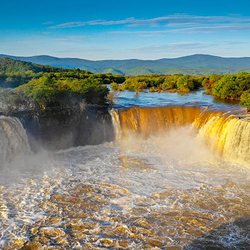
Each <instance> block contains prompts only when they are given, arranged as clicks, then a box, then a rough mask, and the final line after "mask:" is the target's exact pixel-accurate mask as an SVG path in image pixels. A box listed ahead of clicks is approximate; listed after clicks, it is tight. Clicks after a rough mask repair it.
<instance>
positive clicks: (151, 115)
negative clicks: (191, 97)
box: [112, 106, 250, 165]
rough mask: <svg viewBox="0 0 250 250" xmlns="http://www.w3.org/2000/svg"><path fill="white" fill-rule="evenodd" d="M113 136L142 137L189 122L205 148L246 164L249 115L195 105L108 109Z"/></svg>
mask: <svg viewBox="0 0 250 250" xmlns="http://www.w3.org/2000/svg"><path fill="white" fill-rule="evenodd" d="M112 117H113V123H114V124H115V125H114V126H115V127H116V128H118V129H116V138H117V139H118V140H120V139H121V138H123V139H125V140H126V139H127V138H128V137H130V136H131V134H133V133H134V134H137V135H138V134H139V135H141V136H143V137H144V138H147V137H149V136H150V135H156V134H159V133H162V132H164V131H168V130H171V129H176V128H179V127H182V126H185V125H187V124H189V125H190V124H191V125H192V126H193V127H194V128H196V129H198V131H197V133H198V136H199V137H200V138H202V139H204V140H205V141H206V143H207V145H208V147H209V148H211V149H212V150H213V151H214V152H217V153H220V155H222V156H223V157H224V158H225V159H227V160H230V161H233V162H240V163H245V164H247V165H248V164H249V162H250V117H249V116H241V115H232V114H231V113H230V112H228V113H225V112H221V111H213V110H208V109H202V108H198V107H185V106H184V107H182V106H177V107H158V108H130V109H125V110H113V111H112Z"/></svg>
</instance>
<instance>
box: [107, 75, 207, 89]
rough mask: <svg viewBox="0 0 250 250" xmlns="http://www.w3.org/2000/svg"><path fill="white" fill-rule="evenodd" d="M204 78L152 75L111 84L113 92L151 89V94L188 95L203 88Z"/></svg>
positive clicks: (129, 78)
mask: <svg viewBox="0 0 250 250" xmlns="http://www.w3.org/2000/svg"><path fill="white" fill-rule="evenodd" d="M202 80H203V78H202V77H198V76H189V75H185V76H183V75H157V74H151V75H147V76H136V77H127V79H126V81H125V82H124V83H123V84H122V85H118V84H116V83H113V84H111V88H112V89H113V90H120V91H123V90H125V89H127V90H130V91H136V92H139V91H143V90H144V89H149V91H150V92H156V91H158V92H161V91H171V92H175V91H179V92H181V93H184V92H185V93H188V92H190V91H191V90H195V89H198V88H199V87H201V86H202Z"/></svg>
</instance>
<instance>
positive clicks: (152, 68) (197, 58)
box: [0, 54, 250, 75]
mask: <svg viewBox="0 0 250 250" xmlns="http://www.w3.org/2000/svg"><path fill="white" fill-rule="evenodd" d="M3 57H7V58H11V59H14V60H21V61H26V62H32V63H36V64H42V65H49V66H53V67H61V68H68V69H72V68H80V69H85V70H89V71H91V72H93V73H105V72H109V73H115V72H116V73H117V72H120V73H121V74H123V75H140V74H147V73H148V72H152V73H158V74H187V73H188V74H198V75H205V74H208V73H213V74H230V73H238V72H240V71H250V57H220V56H214V55H208V54H194V55H188V56H183V57H178V58H161V59H156V60H142V59H124V60H114V59H112V60H87V59H81V58H70V57H66V58H59V57H53V56H49V55H37V56H28V57H24V56H11V55H5V54H0V58H3Z"/></svg>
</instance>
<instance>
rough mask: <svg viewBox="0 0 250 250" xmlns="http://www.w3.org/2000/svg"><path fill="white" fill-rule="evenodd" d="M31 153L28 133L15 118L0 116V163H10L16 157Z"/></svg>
mask: <svg viewBox="0 0 250 250" xmlns="http://www.w3.org/2000/svg"><path fill="white" fill-rule="evenodd" d="M29 152H30V146H29V142H28V138H27V135H26V132H25V130H24V128H23V126H22V124H21V122H20V121H19V120H18V119H17V118H14V117H4V116H0V162H1V163H2V164H3V163H4V162H9V161H10V160H11V159H13V158H14V157H15V156H18V155H20V154H22V155H25V154H28V153H29Z"/></svg>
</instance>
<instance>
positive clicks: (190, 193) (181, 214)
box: [0, 106, 250, 250]
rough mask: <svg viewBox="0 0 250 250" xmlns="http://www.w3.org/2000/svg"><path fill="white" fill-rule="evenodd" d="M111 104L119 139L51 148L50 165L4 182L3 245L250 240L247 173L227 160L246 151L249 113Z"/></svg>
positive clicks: (234, 244) (225, 244) (231, 243)
mask: <svg viewBox="0 0 250 250" xmlns="http://www.w3.org/2000/svg"><path fill="white" fill-rule="evenodd" d="M111 114H112V119H113V124H114V127H115V131H116V135H117V137H116V138H117V141H116V142H117V143H113V142H111V143H104V144H100V145H92V146H90V145H89V146H84V147H74V148H70V149H67V150H62V151H58V152H54V153H53V157H51V158H50V159H49V161H47V162H45V163H43V164H45V165H46V166H50V167H49V168H48V169H47V172H45V174H43V175H39V176H33V177H32V176H31V177H29V179H28V180H26V181H25V182H21V183H19V184H16V185H15V186H13V187H8V188H1V189H0V215H1V217H0V227H1V228H2V230H1V234H0V248H2V249H43V248H44V249H53V248H54V249H60V248H61V249H103V248H106V249H136V250H138V249H139V250H140V249H141V250H142V249H178V250H179V249H192V250H193V249H195V250H197V249H199V250H200V249H209V248H208V247H210V249H213V247H214V249H230V248H231V249H248V247H249V246H250V233H249V232H250V231H249V221H250V220H249V216H250V205H249V204H250V194H249V189H250V186H249V183H250V173H249V169H248V168H245V167H244V166H242V165H240V164H235V163H232V162H231V161H234V160H235V159H239V158H242V159H243V160H244V162H246V161H249V158H247V157H248V156H247V152H249V132H248V131H249V123H248V118H243V117H242V118H243V119H239V116H237V115H235V116H233V115H230V114H229V113H228V114H224V113H223V112H218V111H216V112H215V111H213V110H208V109H204V108H199V107H185V106H179V107H178V106H176V107H161V108H139V107H137V108H130V109H126V110H125V109H123V110H122V109H117V110H112V111H111ZM5 133H6V132H5ZM230 138H231V139H230ZM232 138H234V139H232ZM204 142H205V143H204ZM206 144H207V145H206ZM4 145H5V144H4ZM7 145H8V144H7ZM210 148H212V149H213V151H211V150H210ZM233 150H234V152H235V153H234V155H232V154H233V153H232V151H233ZM12 152H14V151H12ZM17 152H19V151H17ZM221 156H222V157H221ZM42 158H43V160H44V157H42ZM42 158H41V157H40V159H39V160H37V161H39V162H41V163H40V164H42V160H41V159H42ZM233 158H235V159H233ZM229 160H230V161H229ZM235 162H237V161H235ZM39 167H40V166H39Z"/></svg>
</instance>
